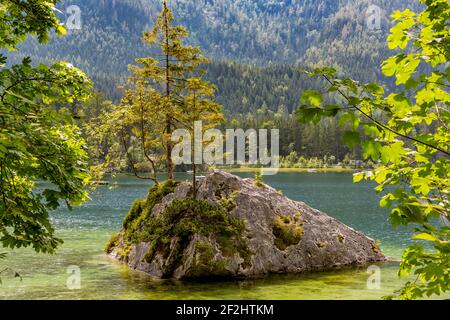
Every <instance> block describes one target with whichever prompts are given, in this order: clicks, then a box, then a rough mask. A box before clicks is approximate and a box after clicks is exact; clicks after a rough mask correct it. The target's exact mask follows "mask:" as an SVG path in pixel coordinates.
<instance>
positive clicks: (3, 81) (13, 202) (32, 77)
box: [0, 0, 91, 253]
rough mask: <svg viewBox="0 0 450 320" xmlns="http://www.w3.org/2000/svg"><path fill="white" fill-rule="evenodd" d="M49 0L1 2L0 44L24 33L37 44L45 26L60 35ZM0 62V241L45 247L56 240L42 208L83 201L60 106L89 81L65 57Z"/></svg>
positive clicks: (68, 118)
mask: <svg viewBox="0 0 450 320" xmlns="http://www.w3.org/2000/svg"><path fill="white" fill-rule="evenodd" d="M55 3H56V1H54V0H53V1H43V0H31V1H14V0H7V1H2V3H1V4H0V34H1V37H0V39H1V40H0V48H8V49H11V50H16V49H17V46H18V44H19V43H20V42H22V41H23V40H24V39H25V38H26V36H27V35H33V36H36V37H37V39H38V40H39V41H40V42H45V41H47V40H48V39H49V33H50V32H51V31H52V30H54V31H56V33H58V34H63V33H64V29H63V28H62V27H61V26H60V24H59V22H58V20H57V19H56V17H55V14H54V10H53V9H54V8H53V7H54V5H55ZM0 61H1V65H0V243H1V244H2V245H3V246H4V247H9V248H20V247H29V246H31V247H33V249H35V250H36V251H38V252H50V253H51V252H54V250H55V248H56V247H57V245H58V244H59V243H61V242H62V241H61V240H60V239H58V238H56V237H55V235H54V229H53V227H52V225H51V223H50V220H49V211H51V210H53V209H56V208H58V207H59V206H60V204H61V201H63V202H65V203H66V204H67V205H68V206H69V207H70V206H72V205H76V204H79V203H81V202H82V201H83V200H85V199H86V190H85V186H86V185H87V182H88V180H89V173H88V171H87V161H88V158H87V153H86V150H85V147H84V140H83V139H82V138H81V135H80V132H79V131H80V130H79V128H78V127H77V126H76V124H75V122H74V120H73V118H72V114H71V113H70V112H69V111H68V108H67V106H70V105H71V104H72V103H73V102H74V101H76V100H83V99H86V98H87V97H88V96H89V94H90V91H91V82H90V80H89V79H88V78H87V77H86V76H85V75H84V73H83V72H82V71H80V70H78V69H76V68H74V67H73V66H72V65H70V64H68V63H65V62H56V63H54V64H53V65H52V66H46V65H43V64H40V65H37V66H33V65H32V61H31V59H30V58H25V59H23V61H22V63H20V64H16V65H12V66H11V67H6V66H5V63H6V62H7V59H6V57H5V56H4V55H0ZM44 182H47V183H44Z"/></svg>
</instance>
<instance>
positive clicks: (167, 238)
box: [141, 199, 251, 276]
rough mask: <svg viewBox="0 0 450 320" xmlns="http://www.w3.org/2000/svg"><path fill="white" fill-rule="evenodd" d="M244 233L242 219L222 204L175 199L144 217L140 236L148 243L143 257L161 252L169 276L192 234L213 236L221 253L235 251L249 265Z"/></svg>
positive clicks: (228, 253) (249, 254)
mask: <svg viewBox="0 0 450 320" xmlns="http://www.w3.org/2000/svg"><path fill="white" fill-rule="evenodd" d="M245 233H246V227H245V222H244V221H242V220H241V219H239V218H236V217H232V216H230V215H229V214H228V212H227V210H226V209H225V208H223V207H222V206H217V205H212V204H210V203H209V202H207V201H204V200H195V199H175V200H173V202H172V203H171V204H170V205H169V206H168V207H167V208H166V210H165V211H164V212H163V213H161V214H160V215H158V216H157V217H156V218H153V219H149V220H147V221H146V224H145V225H144V228H143V232H142V239H141V240H142V241H145V242H148V243H150V249H149V252H148V254H147V256H146V260H147V261H148V262H150V261H151V260H152V259H153V258H154V256H155V254H156V253H158V252H159V253H163V254H164V255H165V257H164V258H166V265H167V270H168V274H167V275H166V276H171V274H170V273H171V272H173V271H175V269H176V267H177V266H178V265H179V263H180V262H181V259H182V256H183V252H184V250H185V249H186V247H187V246H188V245H189V243H190V241H191V239H192V237H193V236H194V235H195V234H199V235H202V236H204V237H207V238H210V239H214V240H215V241H216V242H217V243H218V245H219V247H220V250H221V251H222V253H223V254H224V255H229V256H233V255H234V254H236V253H237V254H239V256H240V257H241V258H242V259H243V260H244V263H243V264H242V266H243V267H244V268H245V267H247V266H249V265H250V259H251V252H250V250H249V248H248V245H247V240H246V239H245V237H244V236H245ZM206 260H208V261H209V260H210V259H206Z"/></svg>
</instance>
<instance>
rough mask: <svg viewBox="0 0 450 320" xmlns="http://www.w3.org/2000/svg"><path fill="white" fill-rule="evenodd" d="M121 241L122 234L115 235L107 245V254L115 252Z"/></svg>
mask: <svg viewBox="0 0 450 320" xmlns="http://www.w3.org/2000/svg"><path fill="white" fill-rule="evenodd" d="M120 241H122V233H116V234H114V235H113V236H112V237H111V239H110V240H109V242H108V244H107V245H106V248H105V251H106V253H108V254H110V253H111V252H112V251H113V250H114V248H116V247H117V246H118V245H119V243H120Z"/></svg>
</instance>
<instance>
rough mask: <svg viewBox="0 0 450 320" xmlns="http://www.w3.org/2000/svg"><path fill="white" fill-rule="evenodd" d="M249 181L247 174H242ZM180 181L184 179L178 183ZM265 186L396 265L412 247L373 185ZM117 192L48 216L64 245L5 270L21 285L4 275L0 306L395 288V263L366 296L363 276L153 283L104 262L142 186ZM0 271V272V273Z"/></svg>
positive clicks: (320, 295)
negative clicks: (70, 282) (372, 243)
mask: <svg viewBox="0 0 450 320" xmlns="http://www.w3.org/2000/svg"><path fill="white" fill-rule="evenodd" d="M240 176H243V177H250V176H251V174H240ZM177 178H178V179H186V178H187V176H185V175H179V176H178V177H177ZM265 182H266V183H268V184H270V185H271V186H273V187H274V188H276V189H279V190H282V191H283V193H284V194H285V195H286V196H288V197H290V198H292V199H295V200H301V201H304V202H306V203H307V204H309V205H311V206H312V207H315V208H317V209H320V210H322V211H324V212H326V213H328V214H329V215H331V216H333V217H336V218H338V219H340V220H341V221H342V222H344V223H346V224H347V225H349V226H351V227H353V228H355V229H357V230H360V231H362V232H364V233H366V234H367V235H368V236H370V237H372V238H374V239H378V240H380V241H381V243H382V250H383V252H384V253H385V254H386V255H388V256H391V257H396V258H399V257H400V255H401V252H402V249H403V248H404V247H405V246H406V245H408V244H409V243H410V240H409V236H408V232H407V231H406V230H394V229H392V227H391V226H390V225H389V222H388V221H387V216H388V214H387V212H386V211H384V210H382V209H380V208H379V207H378V198H377V195H375V193H374V192H373V185H370V184H363V185H361V184H359V185H355V184H353V183H352V175H351V174H348V173H280V174H278V175H276V176H273V177H265ZM118 184H119V188H117V189H114V190H109V188H100V189H98V190H96V191H95V192H94V193H93V194H92V195H91V198H92V200H91V201H90V202H87V203H85V204H84V205H83V206H81V207H79V208H76V209H75V210H74V211H72V212H69V211H68V210H66V209H60V210H58V211H57V212H56V213H55V214H54V215H53V218H52V219H53V222H54V224H55V225H56V228H57V230H58V235H59V236H60V237H62V238H63V239H64V241H65V243H64V245H62V246H61V248H60V249H59V250H58V253H57V254H56V255H53V256H49V255H37V254H34V253H33V252H32V251H31V250H17V251H13V252H11V253H10V254H9V255H8V258H7V259H6V260H5V261H2V262H1V263H2V265H3V264H6V265H7V266H8V267H11V268H12V269H14V270H15V271H17V272H19V273H20V274H21V276H22V277H23V279H22V281H20V280H19V279H14V278H12V277H11V275H8V274H6V275H3V277H2V280H3V284H2V285H0V299H379V298H380V297H381V296H384V295H387V294H391V293H392V292H393V290H394V289H396V288H398V287H399V286H401V284H402V282H403V281H404V279H403V280H400V279H398V277H397V274H396V272H397V268H398V264H397V263H388V264H385V265H382V266H381V289H377V290H369V289H368V288H367V279H368V277H369V274H368V273H367V272H366V269H356V270H355V269H352V270H344V271H339V272H327V273H319V274H308V275H301V276H298V275H296V276H294V275H287V276H268V277H265V278H263V279H257V280H248V281H230V282H225V283H186V282H179V281H162V280H155V279H152V278H151V277H148V276H146V275H145V274H142V273H140V272H136V271H132V270H129V269H128V268H127V267H125V266H124V265H122V264H120V263H117V262H116V261H114V260H112V259H110V258H108V257H107V256H105V254H104V252H103V249H104V247H105V244H106V243H107V242H108V240H109V238H110V236H111V234H112V233H113V232H116V231H117V230H118V229H120V226H121V222H122V220H123V217H124V216H125V214H126V212H127V211H128V209H129V207H130V204H131V202H132V201H133V200H134V199H135V198H137V197H144V196H145V195H146V194H147V190H148V184H147V182H146V181H140V180H135V179H132V178H119V179H118ZM72 265H75V266H78V267H79V268H80V270H81V289H80V290H68V289H67V285H66V281H67V279H68V277H69V276H70V275H69V274H67V268H68V267H69V266H72ZM0 269H1V268H0Z"/></svg>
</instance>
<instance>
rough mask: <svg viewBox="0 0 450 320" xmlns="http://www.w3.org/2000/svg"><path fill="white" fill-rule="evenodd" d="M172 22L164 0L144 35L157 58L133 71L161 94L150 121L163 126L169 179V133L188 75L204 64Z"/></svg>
mask: <svg viewBox="0 0 450 320" xmlns="http://www.w3.org/2000/svg"><path fill="white" fill-rule="evenodd" d="M173 22H174V16H173V14H172V11H171V10H170V9H169V8H168V6H167V1H164V3H163V9H162V12H161V13H160V15H159V16H158V18H157V20H156V23H155V25H154V27H153V29H152V30H151V31H149V32H145V33H144V41H145V43H147V44H148V45H149V46H151V47H157V48H159V52H160V55H159V56H158V58H154V57H145V58H139V59H136V61H137V62H138V63H139V64H140V66H139V67H134V68H133V71H134V73H135V75H136V76H137V77H140V78H141V79H145V81H147V83H148V84H149V85H151V86H153V88H155V89H156V90H158V91H159V92H160V94H161V96H160V99H159V101H158V103H159V105H160V110H161V111H160V112H158V113H155V114H154V115H153V120H155V121H160V120H161V119H163V120H164V123H165V125H164V130H163V134H162V139H163V146H164V149H165V153H166V163H167V175H168V179H169V180H170V179H173V173H174V169H175V166H174V162H173V159H172V150H173V143H172V141H171V138H172V133H173V131H174V130H175V129H176V128H178V127H179V126H180V121H181V120H180V119H181V117H182V114H181V113H182V109H183V108H182V106H183V101H184V99H183V97H182V95H183V91H185V89H186V86H187V84H188V80H187V79H188V78H189V75H190V74H191V73H193V72H195V71H196V70H198V68H199V66H200V65H201V64H202V63H204V62H206V59H205V58H204V57H203V55H202V54H201V51H200V49H199V48H195V47H191V46H186V45H184V44H183V40H184V39H185V38H186V37H187V35H188V32H187V30H186V29H185V28H184V27H183V26H174V25H173Z"/></svg>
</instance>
